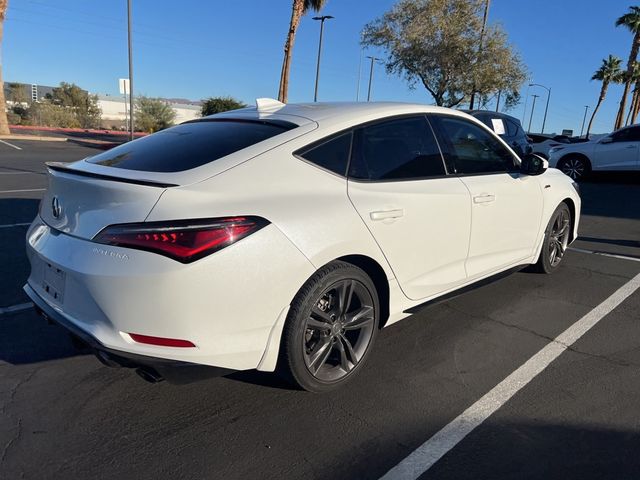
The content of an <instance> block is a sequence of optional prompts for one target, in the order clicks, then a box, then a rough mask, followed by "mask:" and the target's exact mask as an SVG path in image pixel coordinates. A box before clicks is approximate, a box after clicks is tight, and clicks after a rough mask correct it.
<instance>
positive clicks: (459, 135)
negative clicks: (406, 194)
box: [440, 117, 515, 173]
mask: <svg viewBox="0 0 640 480" xmlns="http://www.w3.org/2000/svg"><path fill="white" fill-rule="evenodd" d="M440 125H441V126H442V131H443V134H444V135H445V136H446V139H447V140H448V142H449V145H450V148H451V154H452V156H453V161H454V163H455V166H456V172H457V173H491V172H504V171H511V170H513V169H514V166H515V164H514V160H513V155H512V154H511V153H510V152H509V151H508V150H507V149H506V148H504V146H502V145H501V144H500V143H499V142H498V140H496V139H495V138H494V137H493V136H492V135H491V134H489V133H488V132H486V131H485V130H484V129H483V128H481V127H479V126H478V125H474V124H473V123H471V122H469V121H467V120H464V119H458V118H452V117H440Z"/></svg>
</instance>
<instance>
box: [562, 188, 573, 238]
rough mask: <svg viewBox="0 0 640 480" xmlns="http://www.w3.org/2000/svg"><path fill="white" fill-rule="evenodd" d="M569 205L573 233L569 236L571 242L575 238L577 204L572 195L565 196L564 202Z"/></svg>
mask: <svg viewBox="0 0 640 480" xmlns="http://www.w3.org/2000/svg"><path fill="white" fill-rule="evenodd" d="M560 203H564V204H566V205H567V207H569V212H570V213H571V234H570V237H569V243H571V242H573V241H574V240H575V225H576V204H575V202H574V201H573V199H571V198H570V197H567V198H565V199H564V200H562V202H560Z"/></svg>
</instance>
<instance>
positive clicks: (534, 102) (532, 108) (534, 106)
mask: <svg viewBox="0 0 640 480" xmlns="http://www.w3.org/2000/svg"><path fill="white" fill-rule="evenodd" d="M531 96H532V97H533V105H532V106H531V116H530V117H529V128H527V133H531V121H532V120H533V111H534V110H535V109H536V98H538V97H539V96H540V95H531Z"/></svg>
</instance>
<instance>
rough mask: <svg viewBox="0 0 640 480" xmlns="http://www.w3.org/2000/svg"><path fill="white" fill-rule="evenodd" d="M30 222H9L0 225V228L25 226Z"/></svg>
mask: <svg viewBox="0 0 640 480" xmlns="http://www.w3.org/2000/svg"><path fill="white" fill-rule="evenodd" d="M29 225H31V224H30V223H10V224H8V225H0V228H13V227H27V226H29Z"/></svg>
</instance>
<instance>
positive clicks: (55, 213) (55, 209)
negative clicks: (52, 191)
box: [51, 197, 62, 218]
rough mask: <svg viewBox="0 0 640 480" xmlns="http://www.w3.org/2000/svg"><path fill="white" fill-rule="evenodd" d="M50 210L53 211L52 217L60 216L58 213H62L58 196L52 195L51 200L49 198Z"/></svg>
mask: <svg viewBox="0 0 640 480" xmlns="http://www.w3.org/2000/svg"><path fill="white" fill-rule="evenodd" d="M51 212H52V213H53V218H60V215H62V205H60V200H59V199H58V197H53V200H51Z"/></svg>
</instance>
